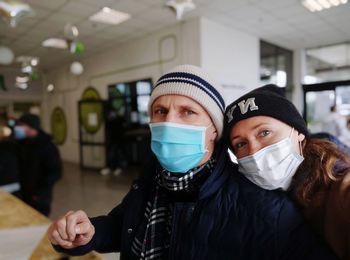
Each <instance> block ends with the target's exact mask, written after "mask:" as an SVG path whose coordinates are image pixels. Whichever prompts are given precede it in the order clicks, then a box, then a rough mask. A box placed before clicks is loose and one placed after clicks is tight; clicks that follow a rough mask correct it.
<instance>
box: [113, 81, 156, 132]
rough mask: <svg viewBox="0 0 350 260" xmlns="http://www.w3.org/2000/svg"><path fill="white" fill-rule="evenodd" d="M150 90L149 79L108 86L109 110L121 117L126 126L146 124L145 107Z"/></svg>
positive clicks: (147, 118)
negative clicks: (123, 118)
mask: <svg viewBox="0 0 350 260" xmlns="http://www.w3.org/2000/svg"><path fill="white" fill-rule="evenodd" d="M151 90H152V80H151V79H144V80H137V81H132V82H126V83H117V84H113V85H110V86H108V98H109V109H113V110H115V111H116V112H117V113H119V115H123V116H124V117H125V120H126V122H127V124H128V125H145V124H148V122H149V116H148V110H147V106H148V101H149V99H150V95H151Z"/></svg>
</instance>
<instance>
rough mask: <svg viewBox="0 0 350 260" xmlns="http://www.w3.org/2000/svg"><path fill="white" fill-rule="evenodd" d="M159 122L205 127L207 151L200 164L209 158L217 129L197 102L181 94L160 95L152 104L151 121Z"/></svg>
mask: <svg viewBox="0 0 350 260" xmlns="http://www.w3.org/2000/svg"><path fill="white" fill-rule="evenodd" d="M161 122H171V123H178V124H184V125H192V126H205V127H207V130H206V136H205V142H206V149H207V150H208V151H209V152H208V153H207V156H205V157H204V158H203V160H202V161H201V163H200V164H202V163H203V162H205V161H206V160H207V159H209V158H210V156H211V154H212V152H213V150H214V141H215V139H216V137H217V131H216V128H215V126H214V124H213V122H212V120H211V118H210V116H209V114H208V113H207V111H206V110H205V109H204V108H203V107H202V106H201V105H200V104H199V103H197V102H196V101H194V100H193V99H191V98H188V97H185V96H181V95H164V96H160V97H159V98H157V99H156V100H155V101H154V102H153V104H152V108H151V123H161ZM208 157H209V158H208Z"/></svg>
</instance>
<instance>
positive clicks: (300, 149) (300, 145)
mask: <svg viewBox="0 0 350 260" xmlns="http://www.w3.org/2000/svg"><path fill="white" fill-rule="evenodd" d="M298 143H299V151H300V154H301V156H304V152H303V146H302V144H301V141H299V140H298Z"/></svg>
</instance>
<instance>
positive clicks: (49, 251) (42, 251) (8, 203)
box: [0, 190, 103, 260]
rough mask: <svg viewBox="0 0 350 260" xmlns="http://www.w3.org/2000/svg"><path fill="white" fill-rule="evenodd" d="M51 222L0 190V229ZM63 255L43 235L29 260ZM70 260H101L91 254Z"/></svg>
mask: <svg viewBox="0 0 350 260" xmlns="http://www.w3.org/2000/svg"><path fill="white" fill-rule="evenodd" d="M50 223H51V221H50V220H49V219H48V218H47V217H45V216H44V215H42V214H40V213H39V212H37V211H36V210H34V209H33V208H31V207H30V206H28V205H27V204H25V203H24V202H22V201H21V200H19V199H17V198H16V197H15V196H13V195H11V194H9V193H7V192H5V191H2V190H0V229H4V228H18V227H30V226H37V225H45V224H47V225H49V224H50ZM64 257H65V255H63V254H60V253H57V252H56V251H55V250H54V249H53V248H52V246H51V243H50V241H49V240H48V238H47V237H46V235H44V237H43V238H42V239H41V241H40V243H39V244H38V245H37V247H36V248H35V250H34V251H33V253H32V255H31V257H30V259H31V260H40V259H64ZM70 259H81V260H83V259H84V260H87V259H91V260H92V259H98V260H101V259H103V258H102V256H101V255H99V254H97V253H95V252H92V253H89V254H87V255H85V256H80V257H70Z"/></svg>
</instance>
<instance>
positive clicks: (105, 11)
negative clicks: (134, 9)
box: [89, 7, 131, 25]
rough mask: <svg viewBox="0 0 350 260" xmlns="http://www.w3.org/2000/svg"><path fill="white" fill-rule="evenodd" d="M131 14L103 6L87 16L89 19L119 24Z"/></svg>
mask: <svg viewBox="0 0 350 260" xmlns="http://www.w3.org/2000/svg"><path fill="white" fill-rule="evenodd" d="M130 17H131V15H130V14H128V13H124V12H120V11H117V10H113V9H111V8H109V7H103V8H102V9H101V10H100V11H98V12H97V13H95V14H93V15H91V16H90V17H89V20H90V21H94V22H98V23H104V24H114V25H115V24H120V23H122V22H125V21H126V20H128V19H130Z"/></svg>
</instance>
